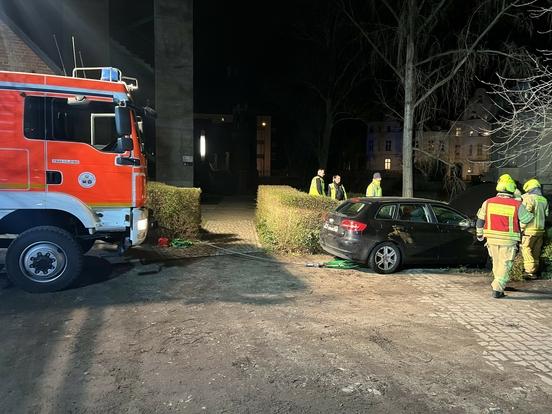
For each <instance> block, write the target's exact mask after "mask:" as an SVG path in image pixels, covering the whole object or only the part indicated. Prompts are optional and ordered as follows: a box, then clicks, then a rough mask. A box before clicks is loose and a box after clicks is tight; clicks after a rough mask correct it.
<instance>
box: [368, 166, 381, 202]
mask: <svg viewBox="0 0 552 414" xmlns="http://www.w3.org/2000/svg"><path fill="white" fill-rule="evenodd" d="M382 195H383V192H382V190H381V174H380V173H379V172H376V173H374V175H373V176H372V182H371V183H370V184H369V185H368V188H366V197H381V196H382Z"/></svg>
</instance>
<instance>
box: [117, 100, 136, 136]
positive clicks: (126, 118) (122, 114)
mask: <svg viewBox="0 0 552 414" xmlns="http://www.w3.org/2000/svg"><path fill="white" fill-rule="evenodd" d="M115 128H116V129H117V135H118V136H120V137H126V136H129V135H130V134H131V133H132V126H131V124H130V109H129V108H128V107H126V106H116V107H115Z"/></svg>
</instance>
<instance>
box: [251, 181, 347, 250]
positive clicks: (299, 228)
mask: <svg viewBox="0 0 552 414" xmlns="http://www.w3.org/2000/svg"><path fill="white" fill-rule="evenodd" d="M338 205H339V202H338V201H335V200H332V199H330V198H328V197H320V196H310V195H308V194H307V193H303V192H301V191H298V190H296V189H294V188H292V187H288V186H270V185H261V186H259V189H258V191H257V211H256V221H257V230H258V233H259V238H260V239H261V242H262V243H263V245H264V246H265V247H267V248H268V249H270V250H273V251H279V252H286V253H317V252H320V251H321V249H320V246H319V244H318V242H319V236H320V227H321V225H322V221H323V216H324V214H325V213H327V212H329V211H331V210H333V209H335V208H336V207H337V206H338Z"/></svg>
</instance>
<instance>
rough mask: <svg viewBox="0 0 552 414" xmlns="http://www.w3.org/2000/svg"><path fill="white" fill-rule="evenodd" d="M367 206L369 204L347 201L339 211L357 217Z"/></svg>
mask: <svg viewBox="0 0 552 414" xmlns="http://www.w3.org/2000/svg"><path fill="white" fill-rule="evenodd" d="M366 206H367V204H366V203H362V202H358V203H345V204H342V205H340V206H339V207H338V208H337V212H338V213H341V214H343V215H345V216H347V217H355V216H358V215H359V214H360V212H361V211H362V210H364V209H365V208H366Z"/></svg>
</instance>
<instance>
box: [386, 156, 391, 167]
mask: <svg viewBox="0 0 552 414" xmlns="http://www.w3.org/2000/svg"><path fill="white" fill-rule="evenodd" d="M385 169H386V170H390V169H391V158H386V159H385Z"/></svg>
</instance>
